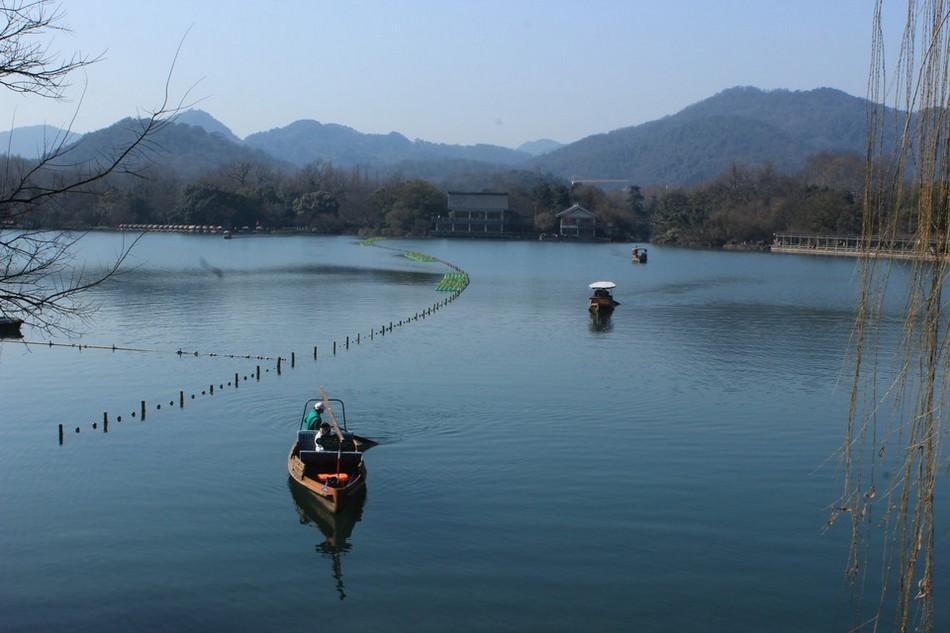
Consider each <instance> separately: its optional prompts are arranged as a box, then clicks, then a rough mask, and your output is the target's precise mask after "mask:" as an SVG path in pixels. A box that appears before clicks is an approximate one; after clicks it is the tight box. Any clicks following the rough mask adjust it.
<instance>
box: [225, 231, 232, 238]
mask: <svg viewBox="0 0 950 633" xmlns="http://www.w3.org/2000/svg"><path fill="white" fill-rule="evenodd" d="M224 239H226V240H229V239H231V231H225V232H224Z"/></svg>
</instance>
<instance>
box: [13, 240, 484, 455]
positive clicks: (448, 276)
mask: <svg viewBox="0 0 950 633" xmlns="http://www.w3.org/2000/svg"><path fill="white" fill-rule="evenodd" d="M379 239H382V238H371V240H369V241H368V243H367V244H365V245H366V246H376V247H377V248H385V249H387V250H392V251H398V252H400V253H403V254H404V255H406V256H407V257H410V256H409V255H408V254H407V253H413V255H414V257H410V259H414V258H416V261H425V262H438V263H441V264H443V265H445V266H448V267H449V268H450V269H452V270H453V271H455V272H451V273H445V274H444V275H443V276H442V280H441V281H440V283H439V285H438V286H437V287H436V290H439V291H446V292H452V295H451V296H449V297H445V298H443V299H440V300H439V301H436V302H435V303H433V304H432V305H431V306H428V307H426V308H425V309H423V310H422V311H420V312H416V313H415V314H413V315H412V316H410V317H407V318H405V319H400V320H399V321H390V322H389V323H388V325H387V324H386V323H383V324H382V325H381V326H380V327H379V329H378V330H377V329H376V328H375V327H372V328H370V331H369V339H370V340H373V339H374V338H375V336H376V335H377V334H378V335H379V336H386V333H387V331H388V332H392V331H393V328H397V327H402V326H403V325H408V324H409V323H411V322H412V321H418V320H419V319H425V318H426V316H431V315H432V314H434V313H435V312H437V311H438V310H440V309H442V308H444V307H446V306H447V305H448V304H449V303H451V302H452V301H455V300H456V299H457V298H458V297H459V295H461V294H462V291H464V290H465V288H467V287H468V285H469V276H468V273H466V272H465V271H464V270H462V269H461V268H459V267H458V266H456V265H454V264H452V263H450V262H447V261H445V260H442V259H439V258H437V257H431V256H429V255H425V254H424V253H418V252H416V251H403V250H401V249H397V248H392V247H388V246H379V245H377V244H376V243H375V242H377V241H379ZM361 244H362V243H361ZM426 258H428V259H426ZM344 340H345V347H344V350H349V349H350V342H351V341H350V337H349V336H346V337H345V339H344ZM353 340H354V342H355V343H356V344H357V345H359V344H360V342H361V341H362V335H361V333H360V332H357V333H356V336H355V337H354V339H353ZM4 342H10V343H21V344H23V345H37V346H46V347H71V348H74V349H79V350H83V349H95V350H107V351H109V350H111V351H115V352H118V351H123V352H140V353H153V354H165V355H168V354H175V355H177V356H179V357H181V356H193V357H194V356H205V357H220V358H232V359H243V360H250V359H256V360H267V361H276V367H275V368H274V369H276V371H275V372H274V373H275V374H276V375H277V376H280V375H281V374H282V369H283V367H282V363H284V362H286V361H287V358H285V357H283V356H258V355H253V354H218V353H214V352H185V351H182V350H180V349H179V350H177V351H174V352H172V351H168V350H158V349H148V348H141V347H125V346H121V347H120V346H117V345H93V344H88V345H84V344H82V343H54V342H52V341H43V342H41V341H26V340H23V339H6V340H5V341H4ZM318 350H319V348H318V346H313V361H314V362H317V360H318ZM332 350H333V356H336V354H337V341H336V340H334V341H332ZM296 361H297V357H296V353H295V352H291V353H290V369H295V368H296V366H297V362H296ZM270 371H271V368H265V369H264V373H265V374H267V373H270ZM242 381H243V382H245V383H248V382H251V383H260V381H261V366H260V365H257V366H256V367H255V369H254V370H253V371H250V372H248V373H247V374H244V375H243V376H242V374H241V373H240V372H235V374H234V378H233V380H228V381H221V382H218V383H211V384H209V385H208V387H207V388H206V389H201V390H195V391H194V392H193V393H190V398H189V399H190V400H196V399H198V397H199V396H205V395H207V396H209V397H213V396H214V395H215V385H216V384H217V388H218V392H219V393H220V392H221V391H223V390H224V389H225V387H231V388H234V389H238V388H239V387H240V384H241V382H242ZM186 393H187V392H186V391H185V390H184V389H179V390H178V394H177V408H178V409H179V410H181V409H184V408H185V403H186V402H187V400H186V398H185V394H186ZM167 402H168V405H167V408H176V398H174V397H173V398H172V399H170V400H168V401H167ZM164 403H165V400H164V399H162V400H160V401H146V400H141V401H140V402H139V406H138V407H137V408H133V410H132V411H131V413H129V414H128V419H132V420H135V419H138V420H139V421H141V422H145V421H146V419H147V416H148V411H149V409H150V407H151V405H152V404H154V411H161V409H162V405H163V404H164ZM121 422H122V415H115V416H114V418H113V423H112V424H113V427H114V425H115V424H117V423H121ZM101 424H102V432H103V433H108V432H109V425H110V418H109V413H108V412H107V411H104V412H103V413H102V422H101ZM91 426H92V428H93V429H94V430H96V429H98V427H99V422H98V421H93V422H92V423H91ZM80 431H81V426H77V427H75V432H76V433H79V432H80ZM64 433H65V427H64V425H63V424H59V425H58V427H57V434H58V438H59V445H60V446H62V445H63V436H64Z"/></svg>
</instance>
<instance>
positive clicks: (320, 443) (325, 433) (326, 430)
mask: <svg viewBox="0 0 950 633" xmlns="http://www.w3.org/2000/svg"><path fill="white" fill-rule="evenodd" d="M315 440H316V446H317V450H318V451H335V450H339V448H340V438H338V437H337V436H336V434H335V433H334V432H333V429H331V428H330V423H329V422H321V423H320V430H319V431H317V436H316V438H315Z"/></svg>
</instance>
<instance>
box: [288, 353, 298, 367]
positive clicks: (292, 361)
mask: <svg viewBox="0 0 950 633" xmlns="http://www.w3.org/2000/svg"><path fill="white" fill-rule="evenodd" d="M296 366H297V352H291V353H290V368H291V369H293V368H294V367H296Z"/></svg>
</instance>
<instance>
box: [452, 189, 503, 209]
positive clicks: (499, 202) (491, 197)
mask: <svg viewBox="0 0 950 633" xmlns="http://www.w3.org/2000/svg"><path fill="white" fill-rule="evenodd" d="M449 210H450V211H507V210H508V194H507V193H476V192H468V191H450V192H449Z"/></svg>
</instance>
